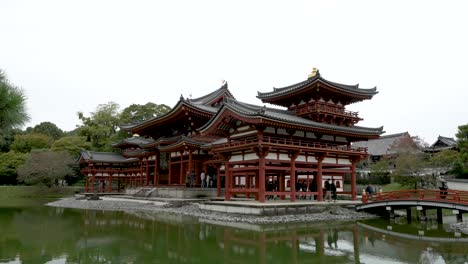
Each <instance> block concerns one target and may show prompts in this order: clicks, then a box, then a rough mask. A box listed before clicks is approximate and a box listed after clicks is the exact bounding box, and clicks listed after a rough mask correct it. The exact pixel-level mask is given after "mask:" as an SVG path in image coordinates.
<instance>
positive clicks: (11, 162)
mask: <svg viewBox="0 0 468 264" xmlns="http://www.w3.org/2000/svg"><path fill="white" fill-rule="evenodd" d="M28 155H29V154H26V153H19V152H14V151H10V152H7V153H0V184H16V183H17V177H18V174H17V169H18V167H19V166H21V165H22V164H24V162H25V160H26V158H27V157H28Z"/></svg>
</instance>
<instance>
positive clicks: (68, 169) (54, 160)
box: [18, 150, 76, 187]
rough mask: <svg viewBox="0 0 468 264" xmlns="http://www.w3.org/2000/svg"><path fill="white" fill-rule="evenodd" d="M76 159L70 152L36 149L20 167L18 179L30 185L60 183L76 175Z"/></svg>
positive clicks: (50, 185)
mask: <svg viewBox="0 0 468 264" xmlns="http://www.w3.org/2000/svg"><path fill="white" fill-rule="evenodd" d="M75 165H76V162H75V159H74V158H73V157H72V156H71V155H70V154H68V152H65V151H63V152H53V151H49V150H34V151H32V152H31V154H30V155H29V157H28V158H27V159H26V162H25V163H24V164H23V165H21V166H20V167H19V168H18V180H19V181H22V182H24V183H26V184H28V185H45V186H47V187H52V186H54V185H58V184H59V182H60V180H64V179H65V178H67V177H70V176H72V175H75V172H74V170H73V166H75Z"/></svg>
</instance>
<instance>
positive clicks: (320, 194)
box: [316, 155, 325, 202]
mask: <svg viewBox="0 0 468 264" xmlns="http://www.w3.org/2000/svg"><path fill="white" fill-rule="evenodd" d="M316 158H317V201H319V202H321V201H323V187H322V161H323V159H324V158H325V156H324V155H320V156H317V157H316Z"/></svg>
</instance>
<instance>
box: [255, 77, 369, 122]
mask: <svg viewBox="0 0 468 264" xmlns="http://www.w3.org/2000/svg"><path fill="white" fill-rule="evenodd" d="M375 94H377V90H376V88H375V87H374V88H371V89H361V88H359V84H356V85H346V84H340V83H335V82H331V81H328V80H326V79H324V78H322V77H321V76H320V72H319V71H318V70H317V69H316V68H314V70H313V71H312V73H310V74H309V76H308V79H307V80H305V81H303V82H300V83H297V84H294V85H290V86H287V87H283V88H273V91H272V92H267V93H260V92H259V93H258V96H257V97H258V98H259V99H260V100H262V101H263V102H264V103H270V104H274V105H279V106H284V107H287V108H288V110H290V111H294V112H295V113H296V115H297V116H300V117H303V118H306V119H310V120H313V121H317V122H320V123H327V124H335V125H338V126H351V125H354V124H356V123H357V122H359V121H360V120H362V119H361V118H360V117H359V116H358V113H357V112H351V111H347V110H346V105H349V104H352V103H355V102H359V101H362V100H366V99H371V98H372V96H374V95H375Z"/></svg>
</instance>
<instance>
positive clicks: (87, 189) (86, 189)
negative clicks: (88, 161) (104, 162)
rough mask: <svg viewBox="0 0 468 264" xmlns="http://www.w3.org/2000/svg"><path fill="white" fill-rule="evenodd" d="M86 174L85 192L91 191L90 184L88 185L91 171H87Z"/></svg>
mask: <svg viewBox="0 0 468 264" xmlns="http://www.w3.org/2000/svg"><path fill="white" fill-rule="evenodd" d="M83 174H85V173H83ZM85 175H86V176H85V192H88V191H89V186H88V178H89V173H88V172H86V174H85Z"/></svg>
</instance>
